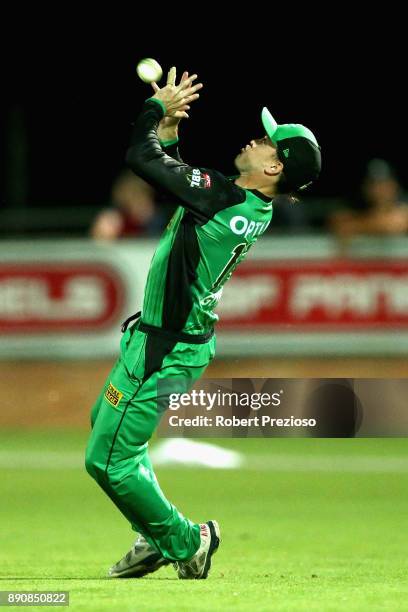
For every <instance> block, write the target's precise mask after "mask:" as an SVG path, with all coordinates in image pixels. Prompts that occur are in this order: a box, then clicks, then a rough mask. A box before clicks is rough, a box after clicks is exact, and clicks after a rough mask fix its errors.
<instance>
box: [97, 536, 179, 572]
mask: <svg viewBox="0 0 408 612" xmlns="http://www.w3.org/2000/svg"><path fill="white" fill-rule="evenodd" d="M169 563H171V561H168V560H167V559H165V558H164V557H162V556H161V554H160V553H159V551H158V550H156V549H155V548H153V546H150V544H149V543H148V542H147V541H146V540H145V538H144V537H143V536H142V535H139V537H138V538H137V540H136V542H135V543H134V545H133V547H132V548H131V550H129V552H128V553H127V554H126V555H125V556H124V557H123V559H121V560H120V561H118V562H117V563H115V565H113V566H112V567H111V568H110V570H109V572H108V576H110V577H111V578H141V577H142V576H145V575H146V574H150V573H151V572H155V571H156V570H158V569H159V568H160V567H162V566H163V565H168V564H169Z"/></svg>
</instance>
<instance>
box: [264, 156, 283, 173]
mask: <svg viewBox="0 0 408 612" xmlns="http://www.w3.org/2000/svg"><path fill="white" fill-rule="evenodd" d="M282 170H283V164H282V162H281V161H279V159H276V160H274V161H273V162H272V164H271V165H270V166H266V167H265V168H264V173H265V174H266V175H267V176H278V175H279V174H280V173H281V172H282Z"/></svg>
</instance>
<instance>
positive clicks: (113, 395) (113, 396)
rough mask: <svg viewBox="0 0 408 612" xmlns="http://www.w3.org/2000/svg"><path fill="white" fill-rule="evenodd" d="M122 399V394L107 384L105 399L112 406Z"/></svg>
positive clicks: (110, 384)
mask: <svg viewBox="0 0 408 612" xmlns="http://www.w3.org/2000/svg"><path fill="white" fill-rule="evenodd" d="M122 397H123V393H122V392H121V391H119V389H116V387H114V386H113V385H112V383H109V387H108V388H107V389H106V391H105V398H106V399H107V400H108V402H109V403H110V404H112V406H117V405H118V404H119V402H120V400H121V399H122Z"/></svg>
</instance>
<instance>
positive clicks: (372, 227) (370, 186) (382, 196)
mask: <svg viewBox="0 0 408 612" xmlns="http://www.w3.org/2000/svg"><path fill="white" fill-rule="evenodd" d="M361 193H362V202H361V204H362V205H363V210H360V211H358V212H357V211H352V210H341V211H338V212H336V213H334V214H333V215H332V216H331V217H330V221H329V222H330V227H331V229H332V231H333V232H334V233H335V234H336V235H337V236H338V237H339V238H348V237H351V236H356V235H361V234H376V235H398V234H405V233H406V232H407V231H408V202H407V198H406V197H404V196H403V195H402V190H401V186H400V184H399V182H398V180H397V179H396V177H395V175H394V172H393V170H392V168H391V167H390V166H389V164H388V163H387V162H386V161H384V160H382V159H373V160H371V161H370V162H369V164H368V166H367V173H366V176H365V178H364V180H363V183H362V188H361Z"/></svg>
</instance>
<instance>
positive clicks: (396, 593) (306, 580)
mask: <svg viewBox="0 0 408 612" xmlns="http://www.w3.org/2000/svg"><path fill="white" fill-rule="evenodd" d="M85 439H86V434H84V433H77V432H65V433H61V432H44V433H33V432H29V431H27V432H8V433H6V432H3V433H2V434H1V435H0V459H1V453H3V454H4V453H9V456H10V457H13V453H16V457H17V456H19V457H20V458H21V457H24V455H25V454H27V453H28V454H30V456H32V455H31V454H32V453H40V452H41V451H43V450H45V451H55V452H61V453H66V452H70V453H71V452H73V453H75V452H78V451H81V450H82V449H83V447H84V445H85ZM217 443H223V444H224V445H226V446H229V447H231V448H232V447H233V448H236V449H240V450H241V451H242V452H245V453H247V454H248V456H249V457H251V456H256V458H257V461H258V463H259V460H260V458H261V457H264V458H265V466H264V469H262V470H261V471H257V470H254V469H241V470H235V471H227V470H205V469H196V468H194V469H188V468H185V469H180V468H179V469H176V468H161V469H160V470H157V475H158V478H159V481H160V483H161V485H162V488H163V489H164V491H165V492H166V494H167V495H168V497H169V498H170V499H171V500H172V501H173V502H174V503H176V504H177V505H178V507H179V508H180V509H181V511H182V512H183V513H184V514H186V515H188V516H189V517H190V518H192V519H193V520H196V521H202V520H207V519H208V518H216V519H217V520H218V521H219V522H220V525H221V529H222V536H223V540H222V544H221V546H220V549H219V552H218V553H217V555H216V556H215V557H214V560H213V568H212V571H211V573H210V575H209V578H208V580H206V581H194V582H184V581H179V580H177V577H176V574H175V572H174V570H173V568H172V567H168V568H164V569H162V570H160V571H159V572H157V574H153V575H151V576H149V577H146V578H144V579H140V580H110V579H107V578H106V577H105V576H106V570H107V568H108V567H109V566H110V565H111V564H112V563H113V562H115V561H117V560H118V559H119V558H120V557H121V556H122V555H123V554H124V553H125V552H126V551H127V550H128V548H129V546H130V544H131V542H132V541H133V539H134V534H133V533H132V532H131V530H130V528H129V527H128V524H127V522H126V521H125V519H123V518H122V517H121V515H120V514H119V513H118V511H117V510H116V508H115V507H114V506H113V504H112V503H111V502H110V500H109V499H108V498H107V497H106V496H105V495H104V494H103V493H102V491H100V490H99V488H98V487H97V486H96V484H95V483H94V482H93V481H92V480H91V479H90V478H89V477H88V475H87V474H86V473H85V471H84V470H82V469H81V468H79V469H75V468H70V469H60V470H57V469H34V467H33V468H32V469H29V468H27V467H16V468H7V469H5V468H3V469H2V470H1V472H0V484H1V487H0V494H1V504H0V562H1V563H0V568H1V571H0V578H1V580H0V590H18V589H20V590H68V591H70V598H71V605H70V609H73V610H98V611H103V610H121V611H127V610H129V611H130V610H132V611H134V610H148V611H152V612H155V611H156V610H166V611H167V610H177V611H184V610H186V611H187V610H188V611H192V610H193V611H195V610H206V611H210V610H211V611H212V610H234V611H240V610H245V611H251V612H252V610H293V611H296V612H297V611H303V610H305V611H306V610H307V611H311V610H322V611H325V612H326V611H330V610H347V611H348V610H359V611H360V610H370V611H371V610H397V609H398V610H408V603H407V602H408V581H407V561H406V559H407V551H408V469H407V470H405V469H404V468H402V469H399V470H397V471H395V472H394V471H393V468H392V465H394V464H391V467H390V468H389V469H388V471H386V470H382V465H384V466H385V467H387V461H389V459H390V458H393V459H397V460H398V458H400V459H401V460H402V461H404V460H406V462H407V463H406V465H407V466H408V445H407V443H406V441H405V440H404V439H394V440H377V439H359V440H302V439H300V440H276V439H275V440H232V441H231V440H230V441H225V440H224V441H222V442H217ZM282 455H285V456H289V455H290V456H293V457H295V458H296V457H297V458H299V457H300V458H307V457H314V458H315V459H317V458H319V460H322V461H326V460H327V457H328V456H329V457H330V456H346V457H347V458H348V460H349V461H350V458H352V461H353V462H354V461H355V464H354V463H353V464H352V465H353V466H355V471H352V470H353V469H354V468H353V467H352V468H351V469H350V470H349V471H348V472H341V471H327V472H320V471H318V470H313V469H310V470H309V469H305V471H299V470H297V471H274V470H273V469H268V466H273V459H274V457H276V458H278V457H279V456H282ZM362 460H363V461H367V460H368V461H373V465H374V468H373V469H374V471H359V466H360V465H362V463H361V461H362ZM364 465H365V464H364ZM375 470H377V471H375ZM31 609H40V608H31Z"/></svg>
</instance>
